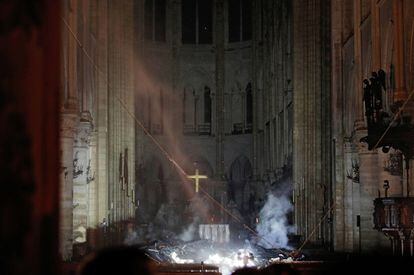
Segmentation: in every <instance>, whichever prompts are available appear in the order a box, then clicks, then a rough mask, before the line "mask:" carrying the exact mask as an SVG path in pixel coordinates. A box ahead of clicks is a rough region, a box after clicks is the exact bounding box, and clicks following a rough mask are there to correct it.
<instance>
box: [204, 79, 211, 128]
mask: <svg viewBox="0 0 414 275" xmlns="http://www.w3.org/2000/svg"><path fill="white" fill-rule="evenodd" d="M204 123H211V90H210V88H209V87H208V86H205V87H204Z"/></svg>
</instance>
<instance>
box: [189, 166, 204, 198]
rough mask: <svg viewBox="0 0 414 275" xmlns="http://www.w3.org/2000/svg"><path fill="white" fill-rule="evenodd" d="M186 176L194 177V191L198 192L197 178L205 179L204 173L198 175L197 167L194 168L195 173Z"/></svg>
mask: <svg viewBox="0 0 414 275" xmlns="http://www.w3.org/2000/svg"><path fill="white" fill-rule="evenodd" d="M187 178H189V179H195V191H196V193H198V189H199V184H200V183H199V180H200V179H207V176H205V175H200V174H199V173H198V169H196V170H195V175H192V176H187Z"/></svg>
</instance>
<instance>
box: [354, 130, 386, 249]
mask: <svg viewBox="0 0 414 275" xmlns="http://www.w3.org/2000/svg"><path fill="white" fill-rule="evenodd" d="M361 133H363V132H361ZM363 136H366V132H365V135H363ZM361 137H362V136H356V140H360V138H361ZM358 145H359V148H358V153H359V159H360V164H361V167H360V190H359V193H360V197H359V204H360V213H359V215H360V217H361V223H360V228H359V229H358V230H359V233H357V235H359V237H358V238H359V240H360V241H359V242H360V244H361V248H360V251H362V252H373V250H374V249H378V247H379V246H380V245H381V240H382V239H384V238H385V237H384V236H383V235H382V233H380V232H378V231H376V230H375V229H373V224H374V221H373V213H374V203H373V201H374V199H375V198H377V197H378V181H379V174H378V167H379V163H378V154H377V152H376V151H375V150H373V151H368V148H367V145H366V144H365V143H364V144H362V143H359V144H358ZM355 250H357V248H355Z"/></svg>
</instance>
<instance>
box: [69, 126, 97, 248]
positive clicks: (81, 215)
mask: <svg viewBox="0 0 414 275" xmlns="http://www.w3.org/2000/svg"><path fill="white" fill-rule="evenodd" d="M91 131H92V124H91V123H90V122H89V121H81V122H80V123H79V126H78V127H77V132H76V135H75V140H74V145H73V242H74V243H83V242H86V229H87V227H88V207H89V190H88V189H89V186H88V184H89V180H90V178H89V176H90V174H89V171H90V169H91V168H90V164H91V157H90V148H89V145H90V135H91Z"/></svg>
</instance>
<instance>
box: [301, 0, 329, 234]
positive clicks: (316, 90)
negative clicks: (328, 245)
mask: <svg viewBox="0 0 414 275" xmlns="http://www.w3.org/2000/svg"><path fill="white" fill-rule="evenodd" d="M329 7H330V2H329V1H326V0H318V1H311V2H309V1H303V0H296V1H293V43H294V44H293V51H294V65H293V71H294V73H293V75H294V79H293V83H294V92H293V95H294V98H293V106H294V108H295V109H294V128H293V142H294V152H293V181H294V182H295V188H296V189H299V190H302V188H298V185H299V184H301V183H303V192H302V193H300V197H299V198H297V200H296V203H295V209H302V210H303V212H302V211H300V212H298V213H297V214H298V216H297V217H295V220H296V222H297V226H298V231H299V233H301V234H303V235H304V237H306V236H309V234H310V233H311V232H312V231H314V230H316V231H315V232H316V233H315V234H313V235H312V236H311V239H310V240H311V241H318V242H319V241H330V240H328V239H327V238H328V237H326V238H325V237H324V236H325V235H327V234H326V233H327V232H329V230H328V228H327V227H328V224H327V223H326V220H325V222H324V223H322V226H319V225H318V224H319V221H320V220H321V218H322V216H324V214H325V213H326V211H328V209H329V208H330V204H331V203H330V201H329V190H330V180H331V179H330V169H331V166H330V163H331V158H330V154H331V137H330V124H331V113H330V106H331V100H330V95H331V87H330V83H331V81H330V65H331V64H330V58H329V57H330V52H329V47H328V46H327V43H329V41H330V35H329V30H330V28H329V18H330V10H329ZM321 18H322V19H323V20H321ZM295 191H296V190H295Z"/></svg>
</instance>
